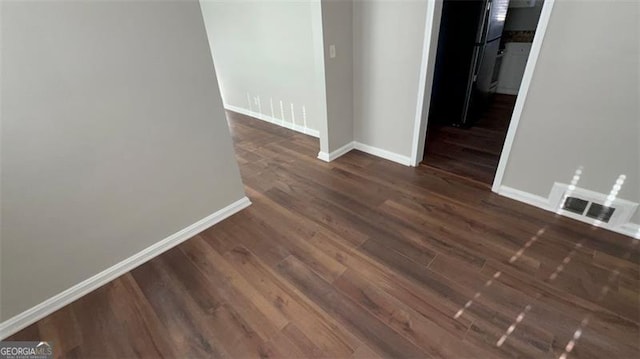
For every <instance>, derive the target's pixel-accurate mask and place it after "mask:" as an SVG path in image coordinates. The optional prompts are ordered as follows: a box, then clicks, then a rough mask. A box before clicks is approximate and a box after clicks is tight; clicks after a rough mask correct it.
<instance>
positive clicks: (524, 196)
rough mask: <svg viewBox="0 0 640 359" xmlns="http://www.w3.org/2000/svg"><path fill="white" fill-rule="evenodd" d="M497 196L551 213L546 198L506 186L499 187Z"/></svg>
mask: <svg viewBox="0 0 640 359" xmlns="http://www.w3.org/2000/svg"><path fill="white" fill-rule="evenodd" d="M498 194H499V195H501V196H505V197H509V198H511V199H514V200H516V201H519V202H524V203H526V204H530V205H532V206H534V207H538V208H542V209H544V210H545V211H553V210H552V209H551V207H550V206H549V200H548V199H547V198H544V197H542V196H538V195H536V194H532V193H529V192H525V191H521V190H519V189H515V188H511V187H507V186H500V189H499V190H498Z"/></svg>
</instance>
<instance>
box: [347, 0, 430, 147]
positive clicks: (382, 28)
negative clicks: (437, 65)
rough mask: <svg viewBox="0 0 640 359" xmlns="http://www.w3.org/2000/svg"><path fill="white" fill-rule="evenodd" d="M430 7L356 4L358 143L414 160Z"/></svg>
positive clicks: (379, 1)
mask: <svg viewBox="0 0 640 359" xmlns="http://www.w3.org/2000/svg"><path fill="white" fill-rule="evenodd" d="M426 9H427V3H426V0H424V1H402V0H399V1H382V0H372V1H355V3H354V9H353V11H354V18H353V36H354V38H353V46H354V55H353V62H354V64H355V66H354V69H353V72H354V73H353V79H354V80H353V89H354V133H355V140H356V141H358V142H361V143H363V144H365V145H369V146H374V147H378V148H381V149H383V150H386V151H390V152H394V153H396V154H399V155H402V156H406V157H411V143H412V142H411V141H412V138H413V130H414V124H415V116H416V106H417V100H418V99H417V93H418V84H419V79H420V63H421V60H422V47H423V39H424V33H425V19H426V11H427V10H426Z"/></svg>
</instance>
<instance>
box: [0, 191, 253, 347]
mask: <svg viewBox="0 0 640 359" xmlns="http://www.w3.org/2000/svg"><path fill="white" fill-rule="evenodd" d="M249 205H251V201H249V198H247V197H243V198H242V199H240V200H238V201H236V202H234V203H232V204H230V205H228V206H226V207H225V208H223V209H221V210H219V211H217V212H215V213H213V214H211V215H209V216H207V217H205V218H203V219H201V220H199V221H198V222H196V223H194V224H192V225H190V226H188V227H186V228H184V229H182V230H180V231H178V232H176V233H174V234H172V235H170V236H169V237H167V238H165V239H163V240H161V241H159V242H157V243H155V244H153V245H151V246H150V247H147V248H145V249H143V250H142V251H140V252H138V253H136V254H134V255H133V256H131V257H129V258H127V259H125V260H123V261H122V262H119V263H117V264H115V265H113V266H111V267H109V268H107V269H105V270H104V271H102V272H100V273H98V274H96V275H94V276H92V277H90V278H88V279H85V280H84V281H82V282H80V283H78V284H76V285H74V286H73V287H71V288H69V289H67V290H65V291H63V292H61V293H58V294H56V295H55V296H53V297H51V298H49V299H47V300H45V301H44V302H42V303H40V304H38V305H36V306H35V307H33V308H30V309H28V310H26V311H24V312H22V313H20V314H18V315H16V316H14V317H12V318H9V319H7V320H6V321H4V322H2V323H0V340H2V339H4V338H6V337H8V336H10V335H12V334H14V333H16V332H18V331H20V330H21V329H24V328H25V327H27V326H29V325H31V324H33V323H35V322H36V321H38V320H40V319H42V318H44V317H46V316H47V315H49V314H51V313H53V312H55V311H56V310H58V309H60V308H62V307H64V306H65V305H67V304H70V303H71V302H73V301H75V300H77V299H79V298H80V297H82V296H84V295H86V294H88V293H89V292H91V291H93V290H95V289H97V288H99V287H101V286H103V285H105V284H107V283H109V282H110V281H112V280H114V279H116V278H117V277H119V276H121V275H123V274H125V273H127V272H129V271H131V270H132V269H134V268H136V267H138V266H139V265H141V264H143V263H145V262H147V261H149V260H150V259H152V258H154V257H156V256H158V255H160V254H162V253H164V252H165V251H167V250H169V249H171V248H173V247H175V246H177V245H178V244H180V243H182V242H184V241H186V240H187V239H189V238H191V237H193V236H195V235H196V234H198V233H200V232H202V231H204V230H205V229H207V228H209V227H211V226H213V225H214V224H216V223H218V222H220V221H222V220H224V219H225V218H227V217H230V216H231V215H233V214H235V213H237V212H239V211H240V210H242V209H244V208H247V207H248V206H249Z"/></svg>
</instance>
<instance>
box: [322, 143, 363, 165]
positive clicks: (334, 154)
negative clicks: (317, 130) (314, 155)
mask: <svg viewBox="0 0 640 359" xmlns="http://www.w3.org/2000/svg"><path fill="white" fill-rule="evenodd" d="M354 148H355V142H353V141H352V142H349V143H347V144H346V145H344V146H342V147H340V148H338V149H337V150H335V151H333V152H331V153H327V152H322V151H320V152H318V158H319V159H321V160H323V161H325V162H331V161H333V160H335V159H336V158H338V157H340V156H342V155H344V154H345V153H347V152H349V151H351V150H352V149H354Z"/></svg>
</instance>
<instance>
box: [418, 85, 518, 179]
mask: <svg viewBox="0 0 640 359" xmlns="http://www.w3.org/2000/svg"><path fill="white" fill-rule="evenodd" d="M515 102H516V96H512V95H501V94H496V95H494V97H493V99H492V101H491V105H490V106H489V108H488V109H487V110H486V111H485V112H484V113H483V114H482V116H481V117H480V119H479V120H478V122H477V123H476V124H474V125H473V126H472V127H470V128H457V127H451V126H443V125H432V126H429V129H428V130H427V140H426V146H425V153H424V160H423V161H422V164H423V165H425V166H429V167H433V168H436V169H440V170H443V171H446V172H449V173H452V174H456V175H459V176H463V177H465V178H468V179H471V180H474V181H478V182H480V183H484V184H487V185H491V184H492V183H493V177H494V176H495V173H496V169H497V168H498V161H499V160H500V153H501V152H502V145H503V144H504V140H505V138H506V136H507V130H508V128H509V122H510V120H511V114H512V112H513V107H514V106H515Z"/></svg>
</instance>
